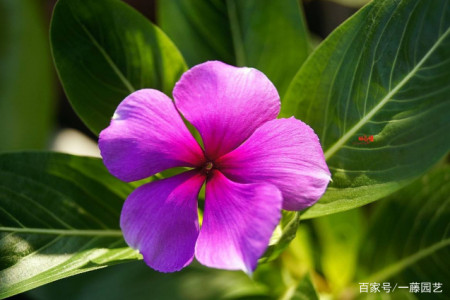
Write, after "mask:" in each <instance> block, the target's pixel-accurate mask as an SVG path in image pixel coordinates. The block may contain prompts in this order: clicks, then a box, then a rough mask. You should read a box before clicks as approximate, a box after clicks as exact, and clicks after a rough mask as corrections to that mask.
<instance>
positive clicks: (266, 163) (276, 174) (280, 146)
mask: <svg viewBox="0 0 450 300" xmlns="http://www.w3.org/2000/svg"><path fill="white" fill-rule="evenodd" d="M217 165H218V167H219V168H220V170H221V171H222V172H223V173H224V174H225V175H226V176H227V177H229V178H231V179H232V180H235V181H237V182H242V183H252V182H266V183H271V184H273V185H275V186H276V187H277V188H278V189H279V190H280V191H281V192H282V194H283V209H286V210H301V209H304V208H306V207H308V206H311V205H312V204H314V203H315V202H316V201H317V200H318V199H319V198H320V197H321V196H322V195H323V193H324V192H325V189H326V188H327V185H328V183H329V181H330V172H329V170H328V167H327V164H326V162H325V159H324V156H323V151H322V148H321V146H320V142H319V138H318V137H317V135H316V134H315V133H314V131H313V130H312V129H311V128H310V127H309V126H308V125H306V124H305V123H303V122H301V121H299V120H296V119H294V118H290V119H278V120H273V121H269V122H267V123H265V124H264V125H262V126H261V127H259V128H258V129H257V130H256V131H255V133H254V134H253V135H252V136H251V137H250V138H249V139H248V140H247V141H245V143H244V144H243V145H241V146H240V147H239V148H237V149H236V150H234V151H233V152H231V153H228V154H226V155H225V156H223V157H221V158H220V159H219V160H218V161H217Z"/></svg>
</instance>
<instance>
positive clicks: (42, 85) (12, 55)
mask: <svg viewBox="0 0 450 300" xmlns="http://www.w3.org/2000/svg"><path fill="white" fill-rule="evenodd" d="M0 19H1V20H2V25H1V26H0V41H1V42H0V69H1V72H0V151H11V150H18V149H42V148H44V147H45V146H46V144H47V142H48V140H47V139H48V137H49V133H50V127H51V123H52V116H53V109H52V108H53V106H52V105H53V101H54V91H53V73H52V66H51V60H50V51H49V47H48V45H47V34H46V32H45V29H44V20H43V19H42V17H41V12H40V9H39V6H38V3H36V1H34V0H23V1H16V0H2V1H0Z"/></svg>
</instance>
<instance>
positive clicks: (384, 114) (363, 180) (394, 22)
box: [282, 0, 450, 218]
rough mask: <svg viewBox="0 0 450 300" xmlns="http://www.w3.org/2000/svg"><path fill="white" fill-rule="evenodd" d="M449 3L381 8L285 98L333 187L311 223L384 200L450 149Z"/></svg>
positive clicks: (366, 13)
mask: <svg viewBox="0 0 450 300" xmlns="http://www.w3.org/2000/svg"><path fill="white" fill-rule="evenodd" d="M449 16H450V5H449V2H448V1H447V0H436V1H424V0H405V1H389V0H375V1H373V2H371V3H370V4H368V5H367V6H366V7H365V8H363V9H362V10H360V11H359V12H358V13H357V14H355V15H354V16H353V17H352V18H350V19H349V20H348V21H347V22H345V23H344V24H343V25H341V26H340V27H339V28H338V29H336V30H335V31H334V33H333V34H331V35H330V37H329V38H327V39H326V40H325V41H324V42H323V43H322V44H321V46H319V48H318V49H317V50H316V51H315V52H314V53H313V54H312V56H311V57H310V59H309V60H308V61H307V62H306V63H305V64H304V65H303V67H302V68H301V70H300V71H299V73H298V74H297V76H296V77H295V79H294V80H293V82H292V84H291V85H290V88H289V90H288V92H287V94H286V97H285V98H284V100H283V105H282V109H283V111H282V115H283V116H289V115H292V114H294V115H295V116H296V117H297V118H300V119H302V120H303V121H305V122H306V123H308V124H310V125H311V127H312V128H313V129H314V130H315V131H316V132H317V134H318V135H319V138H320V141H321V143H322V146H323V147H324V150H325V158H326V159H327V162H328V164H329V167H330V171H331V172H332V179H333V182H332V183H331V184H330V186H329V188H328V190H327V192H326V194H325V195H324V196H323V198H322V199H321V200H320V201H319V202H318V203H317V204H316V205H314V206H313V207H312V208H311V209H309V210H308V211H306V213H305V214H303V215H302V217H304V218H312V217H317V216H321V215H325V214H330V213H335V212H338V211H343V210H348V209H351V208H354V207H358V206H361V205H364V204H367V203H369V202H372V201H374V200H377V199H380V198H382V197H384V196H387V195H389V194H391V193H393V192H395V191H396V190H398V189H399V188H401V187H402V186H405V185H406V184H407V183H409V182H411V181H412V180H413V179H415V178H417V177H418V176H420V175H421V174H423V173H424V172H425V171H427V170H428V169H429V168H430V167H431V166H432V165H434V164H435V163H436V162H438V161H439V160H440V159H441V158H442V157H443V156H444V155H445V154H446V153H447V152H448V151H449V149H450V88H449V80H450V72H449V70H450V18H449Z"/></svg>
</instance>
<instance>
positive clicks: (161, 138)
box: [99, 89, 203, 181]
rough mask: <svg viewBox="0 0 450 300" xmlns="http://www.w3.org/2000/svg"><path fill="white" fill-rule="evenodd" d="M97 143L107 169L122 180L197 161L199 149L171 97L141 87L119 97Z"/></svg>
mask: <svg viewBox="0 0 450 300" xmlns="http://www.w3.org/2000/svg"><path fill="white" fill-rule="evenodd" d="M99 147H100V151H101V155H102V157H103V162H104V164H105V165H106V167H107V168H108V170H109V171H110V172H111V173H112V174H113V175H114V176H116V177H117V178H119V179H121V180H123V181H134V180H139V179H143V178H146V177H149V176H151V175H154V174H156V173H158V172H161V171H163V170H165V169H168V168H173V167H192V166H196V165H200V164H201V162H202V160H203V153H202V150H201V148H200V146H199V145H198V143H197V142H196V141H195V139H194V138H193V137H192V135H191V133H190V132H189V131H188V129H187V128H186V125H185V124H184V123H183V121H182V119H181V117H180V115H179V113H178V112H177V110H176V108H175V106H174V104H173V102H172V100H171V99H170V98H169V97H167V96H166V95H164V94H163V93H161V92H159V91H157V90H152V89H144V90H139V91H136V92H134V93H132V94H131V95H129V96H128V97H127V98H125V100H123V101H122V102H121V103H120V105H119V107H118V108H117V110H116V112H115V113H114V116H113V119H112V120H111V124H110V125H109V127H107V128H106V129H104V130H103V131H102V132H101V133H100V139H99Z"/></svg>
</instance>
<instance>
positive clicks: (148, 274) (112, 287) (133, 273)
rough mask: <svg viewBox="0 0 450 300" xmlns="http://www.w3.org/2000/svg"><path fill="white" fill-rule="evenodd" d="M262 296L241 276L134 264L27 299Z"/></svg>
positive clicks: (47, 288) (56, 284) (173, 299)
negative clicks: (164, 270) (166, 270)
mask: <svg viewBox="0 0 450 300" xmlns="http://www.w3.org/2000/svg"><path fill="white" fill-rule="evenodd" d="M205 283H206V284H205ZM80 287H83V288H80ZM265 292H266V289H265V287H264V286H262V285H261V284H257V283H255V282H254V281H252V280H251V279H250V278H249V277H248V276H247V275H246V274H244V273H243V272H230V271H223V270H214V269H209V268H206V267H202V266H199V265H197V264H195V263H194V264H192V265H190V266H188V267H187V268H185V269H183V270H182V271H181V272H176V273H169V274H164V273H159V272H156V271H153V270H152V269H150V268H149V267H148V266H147V265H145V264H144V263H143V262H133V263H127V264H122V265H117V266H113V267H111V268H106V269H103V270H99V271H96V272H91V273H86V274H82V275H80V276H74V277H70V278H66V279H64V280H61V281H57V282H54V283H52V284H50V285H46V286H43V287H40V288H38V289H36V290H33V291H31V292H30V293H29V295H31V296H32V298H33V299H37V300H39V299H42V300H52V299H54V300H59V299H64V300H86V299H95V300H123V299H133V300H148V299H157V300H165V299H167V300H183V299H196V300H207V299H211V300H217V299H241V298H240V297H244V296H245V295H258V297H259V298H255V299H265V298H264V297H263V295H264V293H265ZM149 295H151V296H149Z"/></svg>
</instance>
